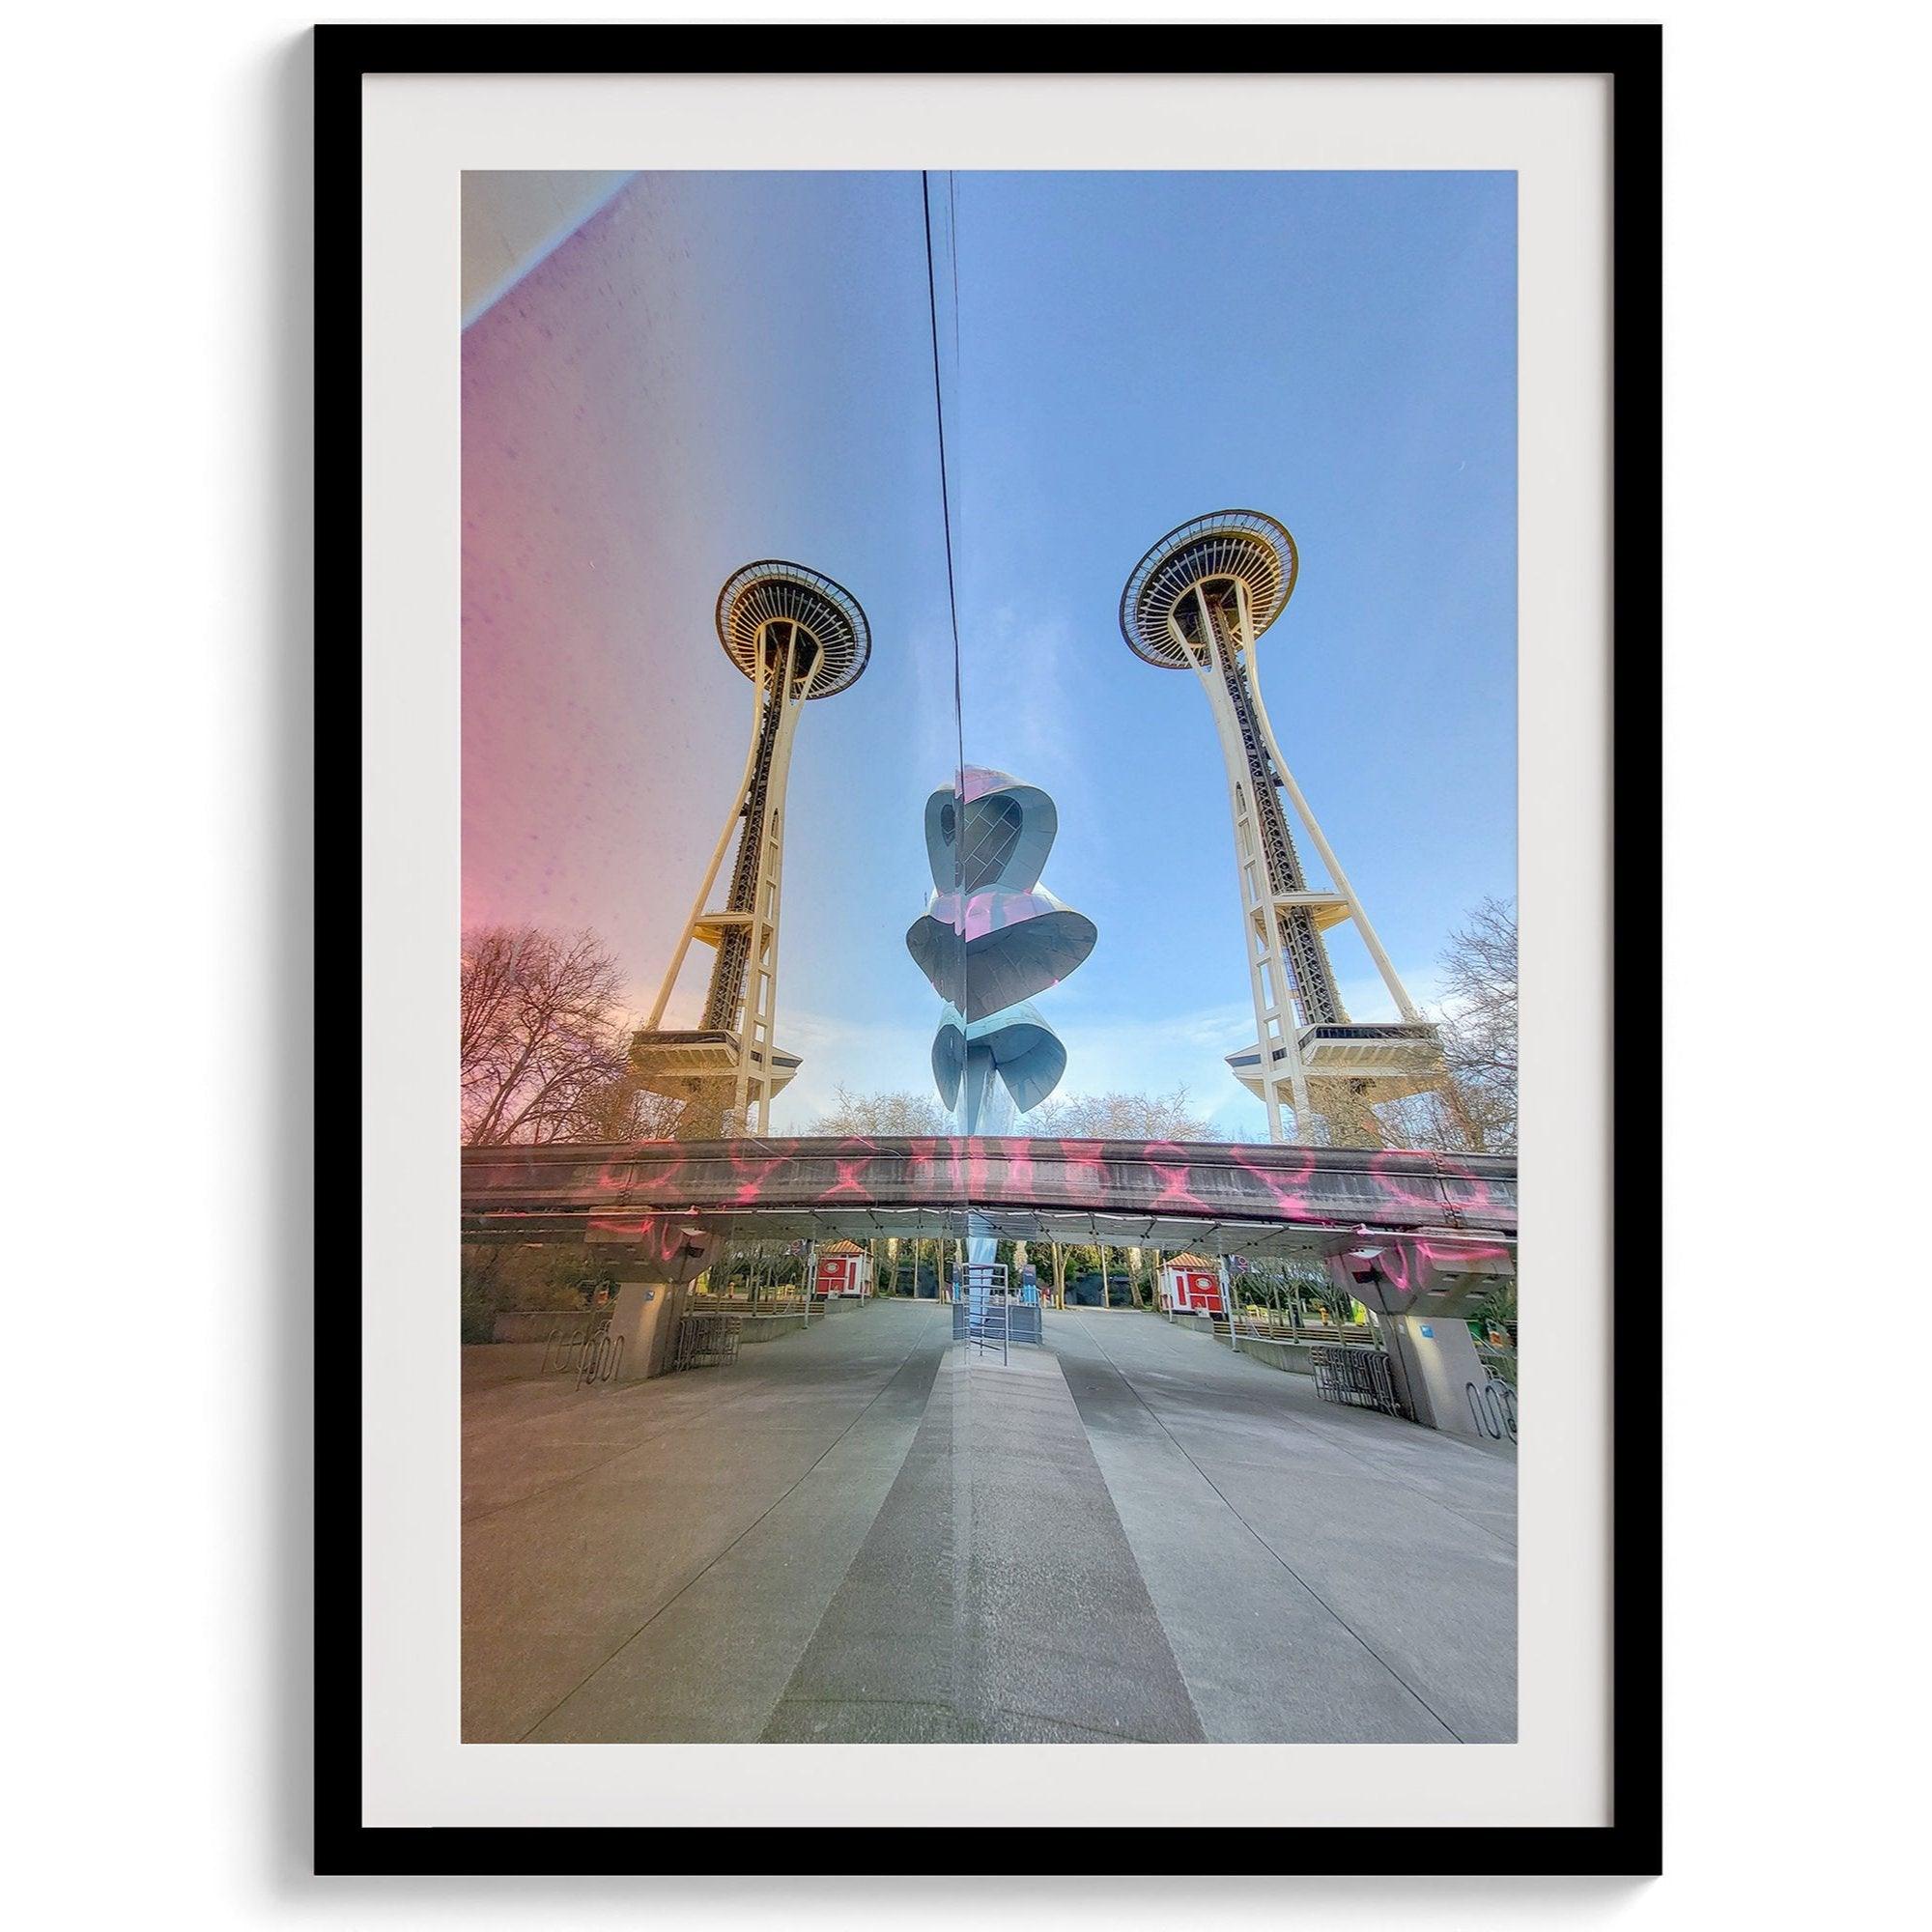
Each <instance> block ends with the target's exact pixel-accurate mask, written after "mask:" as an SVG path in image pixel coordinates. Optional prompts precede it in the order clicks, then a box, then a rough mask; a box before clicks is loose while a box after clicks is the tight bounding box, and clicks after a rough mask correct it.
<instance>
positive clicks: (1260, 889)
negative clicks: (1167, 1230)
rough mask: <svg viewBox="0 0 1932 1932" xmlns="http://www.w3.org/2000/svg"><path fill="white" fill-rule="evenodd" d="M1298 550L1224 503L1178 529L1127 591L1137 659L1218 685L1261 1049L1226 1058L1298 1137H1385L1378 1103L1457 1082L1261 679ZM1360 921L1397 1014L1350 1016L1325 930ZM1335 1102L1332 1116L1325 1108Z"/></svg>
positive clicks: (1127, 621) (1210, 691)
mask: <svg viewBox="0 0 1932 1932" xmlns="http://www.w3.org/2000/svg"><path fill="white" fill-rule="evenodd" d="M1298 569H1299V558H1298V556H1297V554H1296V552H1295V548H1294V539H1293V537H1292V536H1291V535H1290V534H1289V532H1288V530H1287V528H1286V527H1285V526H1283V525H1282V524H1281V523H1280V522H1279V521H1278V520H1277V519H1275V518H1273V517H1269V516H1264V514H1262V513H1261V512H1260V511H1257V510H1216V511H1213V512H1211V513H1210V514H1209V515H1208V516H1205V517H1196V518H1194V519H1193V520H1192V521H1191V522H1189V523H1185V524H1182V525H1181V526H1179V528H1177V529H1173V530H1170V531H1169V532H1168V533H1167V535H1166V536H1164V537H1163V538H1162V539H1161V540H1160V542H1159V543H1157V544H1155V545H1154V547H1153V548H1152V549H1151V551H1149V552H1148V553H1147V554H1146V555H1145V556H1144V557H1142V558H1141V560H1140V562H1139V563H1138V564H1137V565H1136V566H1135V568H1134V570H1133V571H1132V573H1131V574H1130V575H1129V577H1128V579H1127V582H1126V587H1125V589H1124V590H1123V591H1122V593H1121V633H1122V637H1123V638H1124V639H1126V642H1127V645H1128V647H1129V648H1130V649H1131V650H1132V651H1133V652H1134V654H1135V656H1137V657H1139V658H1142V659H1144V660H1145V661H1146V662H1147V663H1149V664H1151V665H1156V666H1160V667H1162V668H1169V669H1175V670H1180V669H1188V670H1192V671H1193V672H1194V673H1195V675H1196V676H1197V677H1198V678H1199V679H1200V681H1201V686H1202V689H1203V691H1204V692H1205V693H1206V694H1207V697H1208V708H1209V710H1210V711H1211V712H1212V714H1213V718H1214V728H1215V732H1216V735H1217V736H1218V738H1219V739H1220V743H1221V755H1222V758H1223V761H1224V762H1225V763H1226V765H1227V769H1228V795H1229V807H1230V810H1231V813H1232V816H1233V819H1234V830H1235V862H1236V867H1237V869H1238V872H1239V876H1240V889H1241V917H1242V938H1243V942H1244V952H1245V954H1246V958H1247V966H1248V980H1249V986H1250V989H1251V991H1252V994H1253V999H1254V1009H1255V1044H1254V1047H1253V1048H1252V1049H1251V1050H1249V1051H1246V1052H1240V1053H1234V1054H1230V1055H1229V1056H1228V1064H1229V1066H1230V1068H1231V1069H1232V1071H1233V1072H1234V1074H1235V1076H1236V1079H1237V1080H1239V1081H1240V1083H1241V1084H1242V1085H1243V1086H1244V1087H1246V1088H1247V1089H1248V1090H1249V1091H1250V1092H1251V1093H1253V1094H1255V1095H1256V1096H1257V1097H1258V1098H1259V1099H1260V1100H1261V1102H1262V1104H1263V1105H1264V1107H1265V1109H1266V1110H1267V1121H1268V1132H1269V1134H1270V1136H1271V1137H1273V1138H1276V1139H1280V1138H1281V1137H1282V1135H1283V1120H1282V1115H1283V1111H1284V1105H1286V1106H1287V1107H1288V1108H1291V1109H1292V1110H1293V1115H1294V1134H1295V1137H1296V1138H1297V1139H1299V1140H1302V1141H1320V1140H1326V1139H1330V1138H1333V1137H1334V1135H1335V1134H1336V1132H1337V1131H1339V1130H1341V1129H1343V1128H1346V1129H1347V1130H1348V1131H1349V1133H1350V1135H1354V1134H1357V1133H1359V1134H1365V1135H1367V1136H1368V1143H1367V1144H1368V1145H1371V1146H1375V1145H1379V1144H1380V1143H1379V1138H1378V1137H1379V1135H1380V1134H1381V1132H1382V1131H1383V1129H1384V1127H1385V1125H1386V1124H1387V1123H1386V1122H1384V1121H1382V1120H1381V1119H1380V1118H1379V1117H1378V1115H1377V1113H1376V1108H1377V1106H1378V1104H1380V1103H1381V1102H1384V1101H1389V1100H1399V1099H1403V1098H1406V1097H1407V1096H1409V1095H1411V1094H1422V1093H1428V1092H1433V1091H1443V1092H1450V1093H1451V1094H1452V1104H1453V1084H1452V1083H1451V1082H1450V1080H1449V1078H1448V1074H1447V1069H1446V1067H1445V1065H1444V1064H1443V1060H1442V1052H1441V1042H1440V1039H1439V1037H1437V1035H1436V1031H1435V1028H1434V1027H1433V1026H1431V1025H1430V1024H1429V1023H1428V1022H1427V1021H1425V1020H1424V1019H1423V1017H1422V1015H1421V1013H1420V1012H1419V1011H1418V1010H1417V1009H1416V1006H1415V1003H1414V1002H1413V1001H1412V1000H1411V999H1410V998H1409V996H1408V989H1407V988H1406V986H1404V984H1403V983H1402V978H1401V976H1400V975H1399V974H1398V973H1397V972H1396V970H1395V964H1394V962H1393V961H1392V960H1391V959H1390V958H1389V955H1388V951H1387V949H1386V948H1385V947H1384V946H1383V945H1382V942H1381V936H1380V935H1379V934H1378V932H1377V931H1376V929H1375V927H1374V926H1373V925H1372V924H1370V923H1369V918H1368V914H1367V913H1366V912H1365V911H1364V909H1363V906H1362V902H1361V900H1360V898H1359V897H1358V896H1357V895H1356V892H1355V888H1354V886H1353V885H1352V884H1351V883H1350V879H1349V876H1348V874H1347V873H1346V872H1345V871H1344V870H1343V869H1342V866H1341V862H1340V860H1339V859H1338V858H1337V856H1336V854H1335V849H1334V847H1333V846H1332V845H1330V844H1329V842H1328V839H1327V837H1326V835H1325V834H1324V833H1323V832H1322V830H1321V826H1320V825H1319V824H1318V823H1317V821H1316V818H1315V814H1314V812H1313V811H1311V810H1309V806H1308V800H1307V798H1306V797H1305V796H1304V795H1303V793H1302V790H1301V787H1300V785H1299V784H1298V783H1297V782H1296V781H1295V778H1294V774H1293V772H1291V771H1290V770H1289V767H1288V760H1287V759H1286V758H1285V757H1283V755H1282V751H1281V745H1280V742H1279V741H1278V740H1277V738H1276V737H1275V733H1274V727H1273V725H1271V724H1270V722H1269V720H1268V715H1267V708H1266V706H1265V705H1264V703H1263V701H1262V695H1261V686H1260V683H1259V680H1258V679H1257V677H1256V675H1255V664H1254V649H1255V645H1256V643H1257V642H1258V641H1259V639H1260V638H1261V635H1262V633H1263V632H1264V631H1265V630H1266V629H1267V628H1268V627H1269V625H1271V624H1272V623H1273V622H1274V621H1275V620H1276V618H1278V617H1279V616H1280V615H1281V613H1282V611H1284V610H1286V609H1287V606H1288V601H1289V598H1290V597H1291V596H1292V595H1293V590H1294V582H1295V577H1296V574H1297V572H1298ZM1297 822H1298V823H1299V825H1300V827H1301V830H1302V831H1303V832H1304V833H1306V835H1307V836H1308V838H1310V840H1311V841H1312V842H1313V844H1314V847H1315V850H1316V852H1317V853H1318V854H1319V855H1320V858H1321V865H1322V866H1323V867H1324V868H1325V869H1326V871H1327V875H1328V880H1329V883H1328V884H1327V885H1326V886H1311V885H1310V883H1309V881H1308V879H1307V877H1306V876H1305V875H1304V873H1303V870H1302V865H1301V858H1300V855H1299V853H1298V852H1297V851H1296V849H1295V832H1294V827H1295V825H1296V823H1297ZM1349 920H1352V921H1353V922H1354V923H1355V927H1356V929H1357V931H1359V932H1360V934H1361V936H1362V943H1363V946H1364V947H1365V948H1366V949H1367V952H1368V954H1369V957H1370V958H1371V959H1372V960H1374V962H1375V966H1376V971H1377V972H1378V974H1379V975H1380V976H1381V980H1382V984H1383V985H1384V986H1385V987H1386V988H1387V990H1388V995H1389V998H1390V999H1391V1000H1392V1001H1393V1002H1394V1004H1395V1009H1396V1012H1397V1014H1398V1016H1399V1017H1398V1018H1397V1019H1396V1020H1395V1021H1394V1022H1392V1023H1391V1022H1385V1021H1379V1020H1378V1021H1374V1022H1371V1023H1368V1024H1358V1023H1356V1022H1354V1021H1351V1020H1350V1017H1349V1014H1348V1012H1347V1010H1346V1009H1345V1008H1344V1007H1343V1004H1342V997H1341V992H1340V989H1339V987H1338V986H1337V983H1336V980H1335V969H1334V967H1333V965H1332V963H1331V962H1330V960H1329V957H1328V949H1327V945H1326V942H1325V940H1324V939H1323V937H1322V935H1323V933H1324V932H1325V931H1326V930H1327V928H1328V927H1330V926H1333V925H1335V924H1338V923H1342V922H1345V921H1349ZM1317 1089H1320V1090H1321V1093H1322V1094H1323V1096H1324V1100H1323V1107H1324V1113H1325V1115H1326V1118H1323V1116H1322V1115H1318V1114H1317V1112H1316V1111H1315V1108H1314V1105H1313V1095H1314V1092H1315V1091H1316V1090H1317Z"/></svg>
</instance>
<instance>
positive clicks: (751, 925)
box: [631, 559, 872, 1135]
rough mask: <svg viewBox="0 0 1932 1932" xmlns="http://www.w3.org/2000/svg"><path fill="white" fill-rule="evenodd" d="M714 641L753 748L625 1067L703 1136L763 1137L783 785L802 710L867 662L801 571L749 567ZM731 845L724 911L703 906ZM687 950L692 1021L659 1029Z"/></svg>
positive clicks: (792, 1060)
mask: <svg viewBox="0 0 1932 1932" xmlns="http://www.w3.org/2000/svg"><path fill="white" fill-rule="evenodd" d="M716 615H717V626H718V640H719V642H720V643H721V644H723V645H724V647H725V656H726V657H728V658H729V659H730V660H731V662H732V663H733V664H734V665H736V666H737V667H738V668H739V669H740V670H741V671H743V672H744V674H745V676H746V677H747V678H749V679H750V680H751V685H752V744H751V750H750V751H749V752H748V753H746V754H745V770H744V774H743V776H742V777H741V778H740V780H739V781H738V788H737V790H736V792H734V793H733V795H732V801H731V806H730V809H729V810H727V811H726V813H725V825H724V829H723V830H722V831H721V832H720V833H719V835H718V843H717V845H716V847H715V848H714V849H713V851H712V854H711V864H710V865H709V867H706V869H705V873H704V879H703V883H702V884H701V885H700V886H699V887H698V889H697V896H696V899H695V900H694V901H693V903H692V908H691V917H690V918H689V919H688V920H687V921H686V922H685V923H684V930H683V932H682V934H681V935H680V936H679V939H678V942H677V948H676V950H675V952H673V953H672V954H671V960H670V966H669V969H668V971H667V972H666V974H665V977H664V984H663V985H662V986H661V987H660V988H659V989H658V997H657V1004H656V1005H655V1006H654V1007H653V1008H652V1009H651V1013H650V1018H649V1019H648V1020H647V1021H646V1022H645V1024H644V1026H643V1028H642V1030H641V1031H640V1032H639V1033H638V1034H637V1035H636V1036H635V1037H634V1038H633V1040H632V1043H631V1064H632V1066H633V1068H634V1069H635V1071H636V1073H637V1075H638V1078H639V1082H640V1084H642V1085H643V1086H644V1087H645V1088H646V1089H648V1090H649V1091H650V1092H652V1093H657V1094H668V1095H671V1096H673V1097H677V1098H681V1099H683V1100H685V1101H686V1102H687V1103H688V1105H689V1106H690V1107H694V1108H696V1115H697V1123H698V1124H700V1127H701V1129H702V1130H710V1131H716V1132H719V1133H723V1134H726V1135H730V1134H742V1133H758V1134H764V1133H769V1132H770V1131H771V1105H772V1098H773V1096H774V1095H775V1094H778V1093H779V1092H780V1091H781V1089H782V1088H783V1087H784V1086H785V1084H786V1083H787V1082H788V1081H789V1080H790V1079H791V1077H792V1075H793V1074H794V1073H796V1072H797V1071H798V1067H799V1060H798V1056H797V1055H796V1054H792V1053H786V1052H785V1051H784V1050H783V1049H782V1048H781V1047H780V1046H779V1045H778V1043H777V1041H776V1039H775V1038H774V1035H773V1029H774V1027H775V1025H776V1023H777V1014H778V990H779V912H780V906H781V891H780V887H781V873H782V868H783V862H784V838H785V781H786V778H787V776H788V775H789V773H790V770H791V750H792V741H793V738H794V737H795V736H796V734H797V731H798V723H799V718H800V715H801V714H802V713H803V711H804V709H805V706H806V703H807V701H808V700H810V699H811V698H817V697H836V696H838V693H840V692H841V691H846V690H849V689H850V688H851V687H852V686H853V685H854V684H856V683H857V682H858V681H859V678H860V675H861V674H862V673H863V672H864V670H865V668H866V660H867V657H868V656H869V655H870V653H871V648H872V634H871V630H870V627H869V626H868V625H867V622H866V613H865V611H862V610H861V609H860V608H859V603H858V600H857V599H856V598H855V597H854V596H853V595H852V594H851V592H850V591H848V590H846V589H844V588H843V587H842V586H841V585H839V584H837V583H835V582H833V581H832V580H831V579H830V578H829V577H824V576H821V575H820V574H819V573H818V572H817V571H815V570H809V569H807V568H806V566H805V565H804V564H800V563H781V562H778V561H774V560H771V559H767V560H765V561H763V562H759V563H748V564H746V565H745V566H744V568H743V569H742V570H738V571H734V572H733V573H732V575H731V576H730V577H729V578H727V579H726V580H725V587H724V588H723V589H722V590H721V591H720V592H719V593H718V608H717V613H716ZM733 833H736V834H737V835H738V845H737V857H736V858H735V860H734V861H733V862H732V867H731V877H730V883H729V885H728V887H727V888H726V891H725V902H724V904H723V905H720V906H716V907H713V906H712V905H711V903H710V901H711V896H712V892H713V888H714V887H715V886H716V885H717V882H718V874H719V871H720V869H721V868H722V867H723V866H724V863H725V852H726V851H727V850H728V849H729V848H730V845H731V839H732V835H733ZM693 940H698V941H700V942H702V943H703V944H704V945H706V946H710V947H713V948H715V949H716V957H715V958H714V959H713V961H712V965H711V982H710V985H709V987H708V988H707V990H706V993H705V997H704V1009H703V1016H702V1019H701V1020H700V1023H699V1024H698V1025H697V1026H696V1027H695V1028H691V1029H685V1030H677V1029H666V1028H665V1027H664V1026H663V1024H662V1022H663V1020H664V1014H665V1008H666V1007H667V1006H668V1003H669V1001H670V995H671V988H672V987H673V986H674V985H675V984H676V983H677V976H678V974H679V972H680V971H681V970H682V968H683V965H684V960H685V955H686V953H688V952H690V950H691V944H692V941H693Z"/></svg>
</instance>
